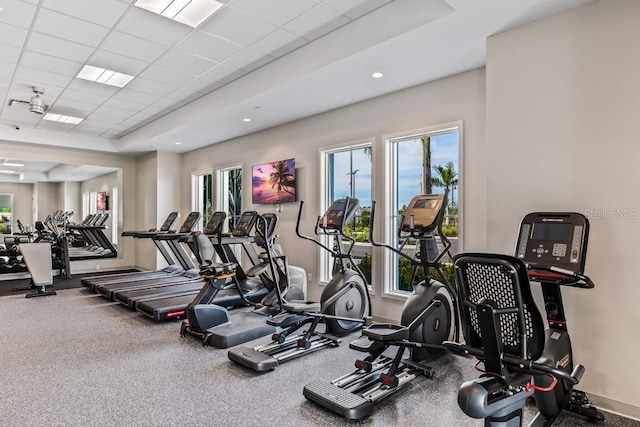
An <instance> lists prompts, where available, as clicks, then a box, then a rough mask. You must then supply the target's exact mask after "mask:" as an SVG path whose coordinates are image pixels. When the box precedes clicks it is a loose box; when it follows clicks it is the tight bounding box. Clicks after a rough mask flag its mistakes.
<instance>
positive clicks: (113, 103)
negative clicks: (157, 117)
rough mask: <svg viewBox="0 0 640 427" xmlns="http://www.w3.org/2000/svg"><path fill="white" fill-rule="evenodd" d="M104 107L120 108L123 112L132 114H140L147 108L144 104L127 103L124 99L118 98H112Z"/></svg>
mask: <svg viewBox="0 0 640 427" xmlns="http://www.w3.org/2000/svg"><path fill="white" fill-rule="evenodd" d="M103 105H104V106H105V107H109V108H118V109H121V110H123V111H132V112H138V111H140V110H142V109H143V108H144V107H145V105H144V104H140V103H138V102H131V101H125V100H123V99H116V98H111V99H110V100H108V101H107V102H105V103H104V104H103Z"/></svg>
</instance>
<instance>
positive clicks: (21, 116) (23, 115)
mask: <svg viewBox="0 0 640 427" xmlns="http://www.w3.org/2000/svg"><path fill="white" fill-rule="evenodd" d="M41 118H42V116H40V115H36V114H33V113H30V112H29V107H28V106H27V105H16V104H14V105H13V106H11V107H7V108H5V109H4V110H3V112H2V120H3V121H7V122H9V123H11V124H21V125H22V124H25V125H30V126H33V125H35V124H36V123H38V120H40V119H41Z"/></svg>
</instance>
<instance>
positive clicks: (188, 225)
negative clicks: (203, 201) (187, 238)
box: [178, 212, 201, 234]
mask: <svg viewBox="0 0 640 427" xmlns="http://www.w3.org/2000/svg"><path fill="white" fill-rule="evenodd" d="M200 217H201V214H200V212H191V213H190V214H189V216H187V219H185V220H184V222H183V223H182V227H180V231H178V233H181V234H184V233H191V230H193V227H195V225H196V222H198V220H199V219H200Z"/></svg>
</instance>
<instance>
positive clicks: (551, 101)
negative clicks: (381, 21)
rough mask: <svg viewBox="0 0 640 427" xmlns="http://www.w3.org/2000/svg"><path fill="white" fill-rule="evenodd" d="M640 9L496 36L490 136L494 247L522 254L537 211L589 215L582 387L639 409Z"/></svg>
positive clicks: (586, 10)
mask: <svg viewBox="0 0 640 427" xmlns="http://www.w3.org/2000/svg"><path fill="white" fill-rule="evenodd" d="M639 17H640V2H638V1H635V0H607V1H599V2H595V3H593V4H590V5H588V6H584V7H582V8H579V9H575V10H573V11H570V12H568V13H564V14H561V15H558V16H554V17H551V18H548V19H544V20H541V21H538V22H535V23H533V24H531V25H527V26H525V27H521V28H518V29H515V30H512V31H509V32H506V33H503V34H499V35H496V36H494V37H491V38H489V39H488V44H487V48H488V49H487V139H486V140H487V168H486V171H487V189H488V191H487V193H486V197H487V201H488V203H487V206H488V213H487V219H488V222H487V226H488V236H489V239H488V249H489V250H491V251H495V252H503V253H510V252H512V251H513V248H514V241H515V238H516V235H515V233H516V229H517V227H518V221H519V220H520V219H521V218H522V216H523V215H524V214H526V213H527V212H530V211H544V210H553V211H562V210H569V211H577V212H583V213H585V214H587V216H589V217H590V220H591V235H590V238H589V256H588V259H587V270H586V271H587V273H588V274H589V275H590V276H592V278H593V280H594V281H595V283H596V288H595V289H593V290H581V289H566V291H565V292H564V295H565V298H564V300H565V301H564V302H565V305H566V310H567V318H568V324H569V329H570V331H571V338H572V341H573V346H574V354H575V358H576V360H577V362H579V363H582V364H584V365H585V366H586V367H587V372H586V374H585V376H584V378H583V380H582V382H581V384H580V386H581V389H585V390H586V391H589V392H591V394H592V395H593V396H594V399H595V400H596V401H598V402H601V403H602V404H603V405H605V406H606V407H609V408H611V409H614V410H617V411H620V412H622V413H625V414H631V415H633V416H635V417H637V418H640V394H639V393H638V392H637V384H636V381H635V378H636V376H635V368H634V367H635V361H636V357H637V353H638V350H640V333H639V332H638V327H637V325H639V324H640V310H638V304H637V300H636V297H637V296H638V292H637V288H638V286H637V283H638V271H637V270H636V263H637V262H638V261H637V254H638V252H637V244H638V241H639V240H640V202H639V201H638V197H637V193H638V187H639V185H640V176H639V175H638V172H637V171H638V169H637V168H638V159H639V158H640V144H638V135H640V120H638V112H639V111H640V96H639V92H638V87H640V56H639V55H637V47H638V43H639V41H640V19H639ZM475 160H477V161H482V159H479V158H477V159H475ZM598 396H600V397H601V398H600V399H598ZM605 398H606V399H605Z"/></svg>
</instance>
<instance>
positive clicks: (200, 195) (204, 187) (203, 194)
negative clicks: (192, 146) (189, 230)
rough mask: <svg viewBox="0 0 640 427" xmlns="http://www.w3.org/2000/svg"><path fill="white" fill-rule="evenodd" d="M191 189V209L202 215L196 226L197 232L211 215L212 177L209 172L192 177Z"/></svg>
mask: <svg viewBox="0 0 640 427" xmlns="http://www.w3.org/2000/svg"><path fill="white" fill-rule="evenodd" d="M192 177H193V178H192V179H193V189H192V195H193V196H192V205H193V207H192V209H193V210H194V211H197V212H201V213H202V218H201V219H200V223H199V224H198V226H197V229H198V230H202V229H203V228H204V224H206V223H207V221H208V220H209V217H211V214H212V213H213V199H212V198H213V193H212V185H213V175H212V174H211V172H208V173H206V172H205V173H198V174H193V175H192Z"/></svg>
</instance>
